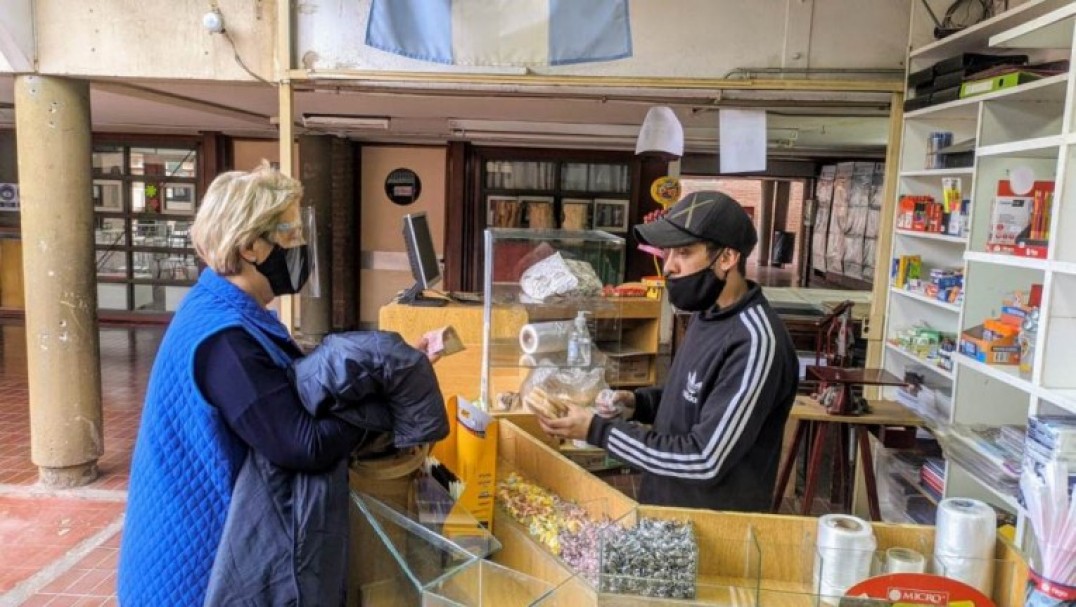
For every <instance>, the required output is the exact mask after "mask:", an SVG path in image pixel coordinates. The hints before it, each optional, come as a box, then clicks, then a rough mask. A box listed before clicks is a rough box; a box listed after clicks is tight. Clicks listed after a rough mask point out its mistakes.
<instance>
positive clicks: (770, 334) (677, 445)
mask: <svg viewBox="0 0 1076 607" xmlns="http://www.w3.org/2000/svg"><path fill="white" fill-rule="evenodd" d="M798 381H799V363H798V361H797V358H796V350H795V347H794V346H793V344H792V339H791V337H789V334H788V330H787V329H786V328H785V326H784V323H783V322H782V321H781V319H780V318H779V317H778V316H777V313H776V312H774V311H773V308H771V307H770V304H769V302H768V301H766V298H765V297H764V296H763V295H762V289H761V288H760V287H759V286H758V285H757V284H755V283H750V282H749V283H748V291H747V293H746V294H745V295H744V297H742V298H741V299H740V301H738V302H736V303H735V304H733V305H732V306H730V307H728V308H725V309H722V310H717V309H712V310H710V311H708V312H703V313H699V314H696V315H695V316H694V317H693V318H692V321H691V324H690V325H689V327H688V329H687V333H686V335H685V337H684V344H683V345H682V346H681V347H680V348H679V350H678V351H677V353H676V357H675V359H674V360H673V363H672V367H671V368H670V369H669V375H668V378H667V380H666V382H665V386H664V388H646V389H641V390H636V392H635V401H636V411H635V417H634V421H638V422H642V423H644V424H647V423H652V424H653V426H652V428H647V427H644V426H641V425H638V424H635V423H631V422H626V421H623V420H607V419H603V418H601V417H597V416H595V417H594V421H593V422H591V424H590V429H589V431H588V433H587V442H589V443H590V444H592V445H597V446H600V447H603V448H605V449H606V450H608V452H609V454H610V455H612V456H613V457H615V458H617V459H618V460H620V461H622V462H625V463H627V464H629V465H631V466H633V467H635V468H638V469H641V470H642V471H643V476H642V484H641V487H640V491H639V501H641V502H643V503H646V504H657V505H665V506H684V507H690V508H712V509H717V510H743V511H765V510H768V509H769V507H770V503H771V500H772V497H773V488H774V487H773V486H774V481H775V478H776V476H777V465H778V460H779V459H780V456H781V438H782V435H783V432H784V427H785V421H786V420H787V419H788V412H789V409H791V408H792V403H793V401H794V400H795V398H796V387H797V384H798Z"/></svg>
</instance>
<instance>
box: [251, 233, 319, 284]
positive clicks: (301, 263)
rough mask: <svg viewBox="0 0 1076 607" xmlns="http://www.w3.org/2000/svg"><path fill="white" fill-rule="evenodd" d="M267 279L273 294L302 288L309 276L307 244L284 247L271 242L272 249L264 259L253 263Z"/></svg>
mask: <svg viewBox="0 0 1076 607" xmlns="http://www.w3.org/2000/svg"><path fill="white" fill-rule="evenodd" d="M254 269H256V270H258V272H260V273H261V275H262V276H264V277H265V278H266V279H267V280H268V281H269V288H270V289H272V291H273V295H276V296H280V295H294V294H295V293H298V292H299V291H301V290H302V288H303V285H305V284H306V281H307V279H308V278H310V251H309V246H308V245H305V244H304V245H299V246H297V247H289V248H286V249H285V248H284V247H282V246H280V245H279V244H276V243H274V244H273V250H272V251H270V252H269V256H268V257H266V258H265V261H263V262H261V263H256V264H254Z"/></svg>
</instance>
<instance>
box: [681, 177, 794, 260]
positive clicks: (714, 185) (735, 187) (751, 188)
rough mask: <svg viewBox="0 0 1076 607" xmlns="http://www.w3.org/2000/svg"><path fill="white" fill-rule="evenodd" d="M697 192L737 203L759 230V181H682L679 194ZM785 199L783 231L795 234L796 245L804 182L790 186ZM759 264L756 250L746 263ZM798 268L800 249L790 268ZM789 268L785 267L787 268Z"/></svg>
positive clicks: (701, 179)
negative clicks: (720, 194) (726, 197)
mask: <svg viewBox="0 0 1076 607" xmlns="http://www.w3.org/2000/svg"><path fill="white" fill-rule="evenodd" d="M700 190H719V191H722V192H724V193H726V194H728V195H729V196H732V197H733V198H735V199H736V201H737V202H739V203H740V204H742V205H743V206H744V207H745V208H748V209H749V210H748V212H749V213H753V214H754V218H755V229H756V230H757V229H758V228H759V226H758V219H759V212H758V205H759V204H760V202H761V198H762V182H761V181H760V180H758V179H727V178H726V179H705V178H694V177H691V178H684V180H683V186H682V194H683V195H687V194H690V193H691V192H698V191H700ZM789 190H790V191H789V196H788V223H787V225H786V227H785V229H786V230H788V231H790V232H794V233H795V234H796V243H797V244H798V243H799V240H800V239H801V238H803V234H802V229H803V182H802V181H792V185H791V187H790V188H789ZM757 261H758V251H757V250H756V251H755V252H754V253H752V254H751V256H750V257H749V258H748V262H749V263H754V262H757ZM798 265H799V248H798V247H797V248H796V254H795V256H794V257H793V260H792V266H791V267H793V268H794V267H797V266H798ZM786 267H788V266H786Z"/></svg>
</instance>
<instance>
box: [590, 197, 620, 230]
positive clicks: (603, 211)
mask: <svg viewBox="0 0 1076 607" xmlns="http://www.w3.org/2000/svg"><path fill="white" fill-rule="evenodd" d="M594 229H595V230H605V231H606V232H627V231H628V201H627V200H619V199H612V198H596V199H595V200H594Z"/></svg>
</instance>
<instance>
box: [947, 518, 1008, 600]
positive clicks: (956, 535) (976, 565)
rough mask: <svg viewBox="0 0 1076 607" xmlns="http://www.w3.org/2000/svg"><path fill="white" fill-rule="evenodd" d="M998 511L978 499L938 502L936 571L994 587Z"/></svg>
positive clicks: (983, 587)
mask: <svg viewBox="0 0 1076 607" xmlns="http://www.w3.org/2000/svg"><path fill="white" fill-rule="evenodd" d="M996 543H997V514H995V512H994V509H993V508H991V507H990V506H989V505H987V504H986V503H985V502H981V501H979V500H975V499H968V498H948V499H944V500H942V501H941V503H939V504H938V513H937V520H936V523H935V532H934V573H937V574H938V575H943V576H945V577H947V578H951V579H954V580H958V581H961V582H964V583H965V584H968V585H969V586H974V587H975V588H978V589H979V590H980V591H981V592H982V593H983V594H985V595H986V596H990V595H991V591H992V590H993V588H994V550H995V545H996Z"/></svg>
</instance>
